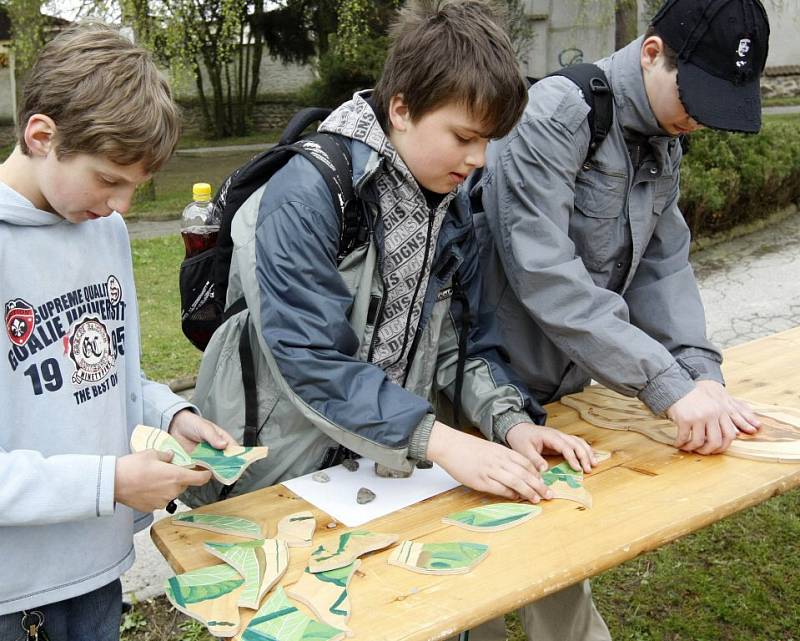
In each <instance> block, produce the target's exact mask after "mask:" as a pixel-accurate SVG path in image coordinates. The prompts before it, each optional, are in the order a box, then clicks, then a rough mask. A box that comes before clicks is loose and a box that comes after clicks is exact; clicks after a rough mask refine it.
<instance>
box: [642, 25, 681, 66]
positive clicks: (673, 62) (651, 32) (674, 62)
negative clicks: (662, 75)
mask: <svg viewBox="0 0 800 641" xmlns="http://www.w3.org/2000/svg"><path fill="white" fill-rule="evenodd" d="M650 36H658V37H659V38H661V42H663V43H664V61H665V62H666V63H667V71H673V70H674V69H677V68H678V54H676V53H675V50H674V49H673V48H672V47H670V46H669V45H668V44H667V42H666V40H664V38H663V37H662V35H661V34H660V33H658V31H656V28H655V27H654V26H653V25H650V26H649V27H647V31H645V32H644V39H645V40H647V39H648V38H649V37H650Z"/></svg>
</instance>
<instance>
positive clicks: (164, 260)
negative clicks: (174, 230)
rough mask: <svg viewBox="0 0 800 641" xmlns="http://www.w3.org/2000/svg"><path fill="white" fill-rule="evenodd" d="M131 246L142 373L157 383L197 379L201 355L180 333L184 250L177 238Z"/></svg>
mask: <svg viewBox="0 0 800 641" xmlns="http://www.w3.org/2000/svg"><path fill="white" fill-rule="evenodd" d="M131 246H132V248H133V269H134V274H135V277H136V290H137V295H138V298H139V316H140V319H141V335H142V369H143V370H144V372H145V374H147V376H148V378H151V379H153V380H157V381H167V380H170V379H174V378H182V377H187V376H195V375H197V369H198V367H199V366H200V356H201V353H200V352H199V351H198V350H197V349H196V348H195V347H194V346H193V345H192V344H191V343H190V342H189V341H188V340H187V339H186V337H185V336H184V335H183V333H182V332H181V320H180V297H179V295H178V270H179V267H180V263H181V260H182V259H183V254H184V249H183V243H182V242H181V239H180V237H179V236H178V235H173V236H164V237H161V238H152V239H147V240H134V241H132V242H131Z"/></svg>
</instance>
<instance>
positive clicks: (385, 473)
mask: <svg viewBox="0 0 800 641" xmlns="http://www.w3.org/2000/svg"><path fill="white" fill-rule="evenodd" d="M413 471H414V468H413V467H412V468H411V471H410V472H402V471H400V470H393V469H392V468H390V467H386V466H385V465H381V464H380V463H375V474H377V475H378V476H380V477H381V478H382V479H406V478H408V477H409V476H411V473H412V472H413Z"/></svg>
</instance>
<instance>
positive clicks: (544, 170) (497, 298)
mask: <svg viewBox="0 0 800 641" xmlns="http://www.w3.org/2000/svg"><path fill="white" fill-rule="evenodd" d="M641 43H642V41H641V39H638V40H636V41H634V42H632V43H631V44H629V45H628V46H627V47H625V48H623V49H621V50H620V51H618V52H617V53H615V54H614V55H612V56H611V57H610V58H606V59H604V60H601V61H600V62H599V63H598V65H599V66H600V67H602V68H603V69H604V70H605V72H606V75H607V76H608V79H609V81H610V83H611V86H612V89H613V92H614V124H613V127H612V128H611V131H610V133H609V135H608V137H607V138H606V140H605V142H604V143H603V144H602V145H601V146H600V147H599V148H598V150H597V152H596V153H595V155H594V157H593V158H592V159H591V161H590V162H588V163H586V162H585V157H586V152H587V149H588V146H589V126H588V124H587V118H586V116H587V113H588V111H589V108H588V106H587V105H586V102H585V101H584V100H583V97H582V96H581V93H580V90H579V89H578V88H577V87H576V86H575V84H573V83H572V82H571V81H570V80H568V79H566V78H563V77H552V78H546V79H544V80H542V81H540V82H538V83H536V84H535V85H534V86H533V87H532V88H531V89H530V92H529V100H528V106H527V108H526V110H525V113H524V114H523V117H522V119H521V121H520V123H519V124H518V125H517V127H516V128H515V129H514V130H513V131H512V132H511V133H510V134H509V135H508V136H506V137H505V138H504V139H502V140H499V141H497V142H495V143H492V144H491V145H490V146H489V151H488V153H487V160H486V169H485V173H484V188H483V205H484V208H485V210H486V211H485V217H484V216H481V217H478V218H476V226H477V228H478V235H479V238H480V239H481V243H482V249H481V263H482V267H483V268H484V275H485V285H486V287H485V292H486V295H485V296H484V303H485V304H486V311H488V312H490V313H496V314H497V318H498V320H499V322H500V326H501V328H502V330H503V332H504V334H505V336H506V341H507V343H508V344H509V345H512V346H513V349H512V350H511V363H512V365H513V366H514V368H515V369H516V370H517V372H519V374H520V375H521V376H522V378H523V380H524V381H525V383H527V385H528V387H529V389H530V391H531V393H533V394H534V396H535V397H536V398H537V400H538V401H540V402H542V403H544V402H549V401H552V400H555V399H558V398H560V397H561V396H563V395H564V394H569V393H571V392H575V391H578V390H580V389H581V388H582V387H583V386H584V385H586V384H587V383H588V382H589V379H590V378H594V379H596V380H598V381H600V382H601V383H603V384H605V385H607V386H609V387H611V388H612V389H614V390H616V391H618V392H620V393H622V394H625V395H628V396H638V397H639V398H640V399H642V400H643V401H644V402H645V403H646V404H647V405H648V406H649V407H650V409H651V410H652V411H653V412H655V413H660V412H662V411H664V410H666V409H667V408H668V407H669V406H670V405H672V404H673V403H674V402H675V401H677V400H679V399H680V398H682V397H683V396H685V395H686V394H687V393H688V392H690V391H691V390H692V389H693V387H694V382H693V381H694V380H696V379H701V378H708V379H713V380H717V381H720V382H722V374H721V371H720V362H721V356H720V352H719V350H718V349H717V348H716V347H714V346H713V345H712V344H711V343H710V342H709V341H708V340H707V339H706V334H705V314H704V312H703V304H702V301H701V300H700V295H699V293H698V290H697V284H696V282H695V279H694V274H693V273H692V268H691V266H690V264H689V260H688V257H689V230H688V228H687V226H686V223H685V222H684V219H683V216H682V215H681V212H680V210H679V208H678V195H679V176H680V173H679V168H680V160H681V147H680V145H679V144H678V141H677V139H674V138H669V137H667V136H666V134H665V132H664V131H662V130H661V128H660V127H659V125H658V122H657V121H656V118H655V116H654V115H653V113H652V110H651V109H650V104H649V102H648V99H647V95H646V93H645V89H644V82H643V79H642V72H641V66H640V63H639V52H640V50H641ZM629 147H631V149H632V150H634V154H633V155H634V156H639V157H640V158H641V162H640V163H638V164H637V166H636V167H634V165H633V163H632V160H631V153H629V149H628V148H629Z"/></svg>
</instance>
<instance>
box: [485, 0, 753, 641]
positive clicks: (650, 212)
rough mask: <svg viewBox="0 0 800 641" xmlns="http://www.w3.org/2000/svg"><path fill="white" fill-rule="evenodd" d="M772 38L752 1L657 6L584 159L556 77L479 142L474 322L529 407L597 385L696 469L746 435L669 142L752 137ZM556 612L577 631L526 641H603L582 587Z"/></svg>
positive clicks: (580, 123)
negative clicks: (609, 115)
mask: <svg viewBox="0 0 800 641" xmlns="http://www.w3.org/2000/svg"><path fill="white" fill-rule="evenodd" d="M768 36H769V25H768V22H767V16H766V13H765V11H764V8H763V7H762V6H761V4H760V3H759V2H758V0H669V1H668V2H666V3H665V4H664V6H663V7H662V8H661V10H660V11H659V13H658V14H657V15H656V16H655V18H654V19H653V22H652V27H651V28H650V30H649V31H648V32H647V34H646V35H645V36H644V37H641V38H639V39H637V40H635V41H634V42H632V43H631V44H629V45H628V46H627V47H624V48H623V49H621V50H620V51H618V52H616V53H615V54H613V55H612V56H611V57H609V58H606V59H604V60H601V61H599V62H598V63H597V64H598V66H599V67H600V68H601V69H603V71H604V72H605V74H606V76H607V78H608V80H609V83H610V86H611V90H612V92H613V106H614V121H613V126H612V128H611V131H610V132H609V134H608V136H607V138H606V139H605V142H603V144H601V145H600V146H599V147H598V148H597V150H596V152H595V153H594V154H593V156H592V157H591V158H590V159H589V160H588V161H587V160H586V158H587V152H588V148H589V142H590V140H589V139H590V131H589V125H588V122H587V113H588V111H589V107H588V106H587V103H586V102H585V100H584V98H583V97H582V95H581V93H580V90H579V89H578V88H577V86H576V85H575V84H574V83H572V82H571V81H570V80H568V79H566V78H563V77H558V76H555V77H549V78H545V79H544V80H542V81H540V82H538V83H536V84H535V85H534V86H533V87H532V88H531V89H530V91H529V96H528V105H527V107H526V110H525V113H524V114H523V116H522V119H521V121H520V123H519V124H518V125H517V126H516V128H515V129H514V130H513V131H512V132H511V133H510V134H509V135H508V136H506V137H505V138H503V139H502V140H499V141H497V142H495V143H492V144H491V145H490V147H489V150H488V152H487V162H486V169H485V173H484V178H483V206H484V209H485V219H481V220H479V221H477V222H478V227H479V237H480V238H481V241H482V250H481V257H482V266H483V267H484V269H485V272H484V273H485V284H486V286H485V290H484V291H485V294H486V295H485V297H484V302H485V304H486V305H487V307H486V308H485V310H484V311H486V312H487V313H496V314H497V318H498V320H499V322H500V325H501V327H502V329H503V331H504V333H505V336H506V338H507V339H508V344H509V345H510V346H512V347H513V349H512V350H511V362H512V365H513V366H514V367H515V369H516V370H517V372H519V373H520V375H521V376H522V378H523V380H524V381H525V383H527V385H528V387H529V389H530V390H531V392H532V393H533V394H534V396H535V397H536V399H537V400H538V401H540V402H541V403H546V402H549V401H554V400H557V399H558V398H560V397H561V396H563V395H565V394H569V393H572V392H576V391H579V390H581V389H582V388H583V387H584V386H585V385H586V384H587V383H588V382H589V380H590V379H595V380H597V381H599V382H601V383H603V384H604V385H606V386H608V387H610V388H612V389H614V390H616V391H618V392H620V393H622V394H625V395H628V396H638V397H639V398H640V399H641V400H642V401H644V403H646V404H647V406H648V407H649V408H650V409H651V410H652V411H653V412H654V413H655V414H666V416H668V417H669V418H671V419H672V420H673V421H675V423H676V424H677V426H678V439H677V442H676V446H677V447H680V448H682V449H684V450H687V451H694V452H698V453H701V454H712V453H715V452H721V451H723V450H725V449H726V448H727V447H728V445H730V443H731V441H732V440H733V439H734V438H735V437H736V434H737V433H738V432H739V431H740V430H741V431H743V432H746V433H752V432H753V431H755V429H756V428H757V426H758V421H757V420H756V419H755V416H754V415H753V413H752V412H751V411H750V409H749V408H748V407H747V405H746V404H745V403H742V402H740V401H738V400H736V399H734V398H732V397H731V396H729V395H728V394H727V392H726V391H725V388H724V387H723V378H722V373H721V370H720V364H721V360H722V358H721V355H720V351H719V350H718V349H717V348H716V347H715V346H714V345H712V344H711V343H710V342H709V341H708V340H707V339H706V333H705V316H704V312H703V304H702V301H701V300H700V296H699V293H698V289H697V285H696V283H695V279H694V275H693V273H692V268H691V266H690V264H689V260H688V255H689V241H690V239H689V230H688V228H687V226H686V224H685V222H684V219H683V217H682V215H681V212H680V210H679V208H678V196H679V175H680V161H681V145H680V142H679V140H678V138H677V136H679V135H683V134H688V133H690V132H692V131H694V130H696V129H699V128H700V127H703V126H706V127H712V128H715V129H724V130H731V131H743V132H756V131H758V130H759V127H760V117H761V107H760V97H759V96H760V94H759V76H760V73H761V71H762V70H763V68H764V63H765V60H766V56H767V41H768ZM569 594H572V595H573V597H574V598H573V605H569V603H570V599H569V596H568V595H569ZM552 599H559V600H561V603H562V604H563V605H564V607H568V608H571V609H572V610H573V611H574V612H576V613H578V614H577V616H576V618H575V621H582V622H583V623H581V624H580V625H578V626H573V627H566V626H567V623H569V625H571V626H572V625H573V623H574V622H573V621H569V622H567V621H564V620H562V621H545V620H544V619H543V618H542V617H540V616H538V614H537V612H536V610H535V608H526V612H525V613H524V616H523V623H525V626H526V632H527V634H528V638H530V639H537V640H538V641H542V640H544V639H567V638H568V639H571V640H573V639H574V640H577V641H580V640H584V639H604V638H608V632H607V630H606V629H605V626H604V624H603V622H602V620H601V619H600V617H599V615H598V614H597V612H596V610H594V608H593V606H592V604H591V599H590V597H589V591H588V584H584V585H579V586H574V587H573V588H570V589H569V590H565V591H564V592H563V593H561V594H559V595H556V596H554V597H552ZM548 601H549V599H546V600H544V601H542V602H540V603H541V605H540V606H538V607H545V606H546V605H547V602H548Z"/></svg>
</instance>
